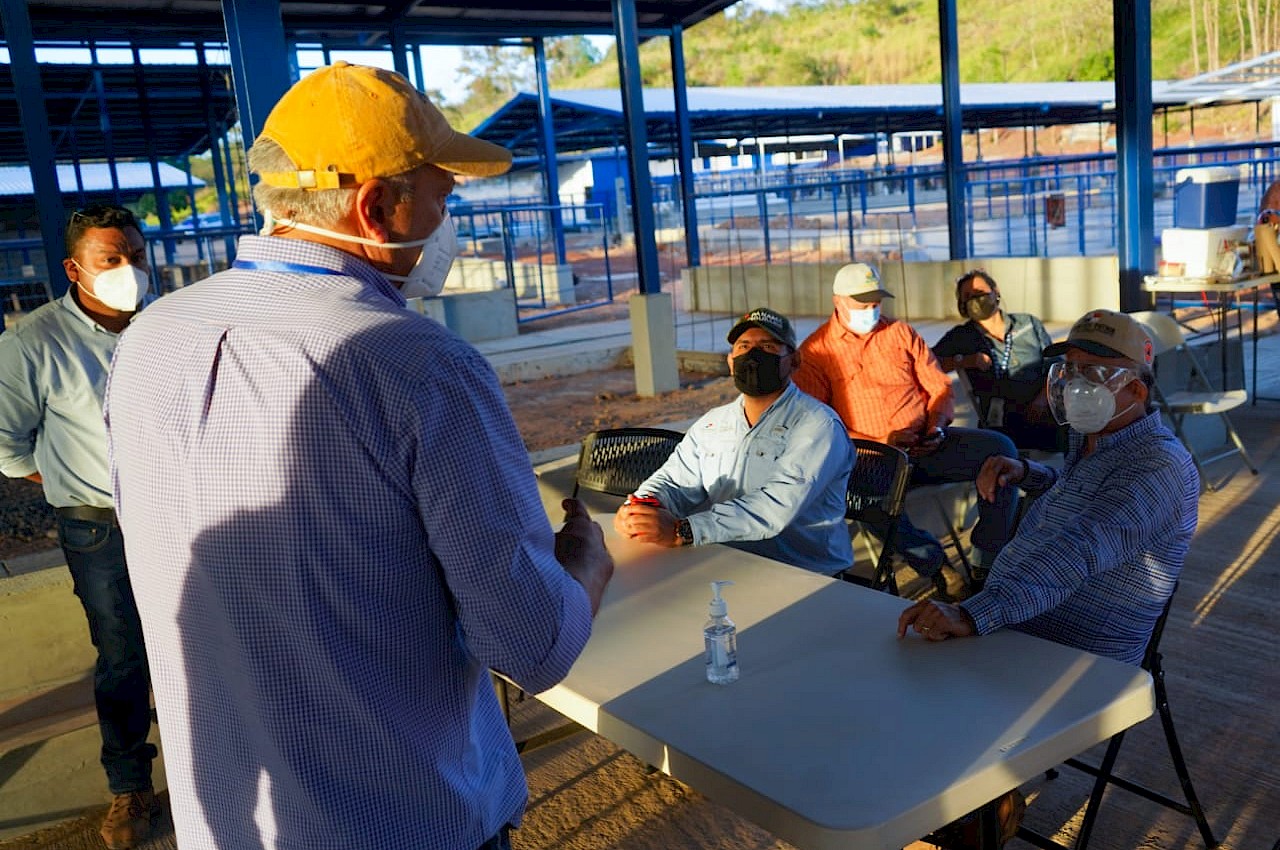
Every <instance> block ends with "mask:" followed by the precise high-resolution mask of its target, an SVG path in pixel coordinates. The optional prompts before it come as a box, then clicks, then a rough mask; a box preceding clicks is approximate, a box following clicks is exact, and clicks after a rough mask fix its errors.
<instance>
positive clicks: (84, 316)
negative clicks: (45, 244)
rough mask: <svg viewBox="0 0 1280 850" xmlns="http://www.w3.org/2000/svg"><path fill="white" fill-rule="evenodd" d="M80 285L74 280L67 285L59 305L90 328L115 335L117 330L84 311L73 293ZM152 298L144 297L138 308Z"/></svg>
mask: <svg viewBox="0 0 1280 850" xmlns="http://www.w3.org/2000/svg"><path fill="white" fill-rule="evenodd" d="M78 285H79V284H77V283H74V282H72V283H71V285H70V286H68V287H67V292H66V294H65V295H63V296H62V297H61V298H59V299H58V304H59V306H61V307H62V309H64V310H66V311H67V312H69V313H70V314H71V315H72V316H74V317H75V319H76V321H78V322H81V323H83V324H85V325H87V326H89V328H91V329H92V330H94V331H101V332H102V333H104V334H111V335H112V336H115V333H116V332H115V331H113V330H111V329H110V328H105V327H103V326H102V325H100V324H98V323H97V322H96V321H95V320H94V318H93V317H92V316H90V315H89V314H88V313H86V312H85V311H84V308H83V307H81V306H80V302H79V301H77V300H76V299H75V295H74V294H73V293H74V292H75V291H76V287H77V286H78ZM151 300H155V299H151ZM151 300H145V299H144V301H143V303H142V304H139V305H138V309H139V310H141V309H142V308H143V307H144V306H146V305H147V304H149V303H150V301H151ZM133 315H134V316H136V315H138V314H137V313H134V314H133ZM129 321H133V318H132V317H130V318H129Z"/></svg>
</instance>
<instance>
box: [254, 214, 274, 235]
mask: <svg viewBox="0 0 1280 850" xmlns="http://www.w3.org/2000/svg"><path fill="white" fill-rule="evenodd" d="M275 229H276V216H275V213H273V212H271V210H266V211H265V212H263V214H262V229H261V230H259V231H258V235H259V236H270V235H271V233H272V231H274V230H275Z"/></svg>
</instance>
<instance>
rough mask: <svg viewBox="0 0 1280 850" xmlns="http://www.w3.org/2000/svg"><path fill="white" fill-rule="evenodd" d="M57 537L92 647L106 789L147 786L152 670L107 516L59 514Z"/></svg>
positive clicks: (116, 533)
mask: <svg viewBox="0 0 1280 850" xmlns="http://www.w3.org/2000/svg"><path fill="white" fill-rule="evenodd" d="M58 542H59V543H61V544H62V552H63V554H64V555H66V557H67V567H68V569H69V570H70V571H71V579H72V581H73V583H74V585H75V592H76V596H78V597H80V604H81V605H82V606H83V607H84V613H85V616H86V617H87V618H88V621H89V637H90V638H91V639H92V640H93V645H94V646H95V647H96V648H97V650H98V662H97V665H96V666H95V667H94V671H93V698H94V703H95V704H96V706H97V709H98V729H99V731H100V732H101V733H102V766H103V768H104V769H105V770H106V773H107V785H108V787H109V788H110V789H111V793H112V794H126V793H128V792H130V791H142V790H145V789H148V788H150V787H151V761H152V759H154V758H155V757H156V748H155V746H153V745H152V744H149V743H147V735H148V734H149V732H150V731H151V702H150V690H149V689H150V675H149V673H148V668H147V652H146V648H145V647H144V645H143V642H142V623H141V621H140V620H139V619H138V606H137V604H136V603H135V602H134V599H133V586H132V585H130V583H129V573H128V571H127V569H126V567H125V560H124V538H123V537H122V536H121V534H120V527H119V526H117V525H116V524H115V523H113V522H98V521H93V520H84V519H68V518H66V517H61V516H60V517H58Z"/></svg>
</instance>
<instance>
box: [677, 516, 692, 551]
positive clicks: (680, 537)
mask: <svg viewBox="0 0 1280 850" xmlns="http://www.w3.org/2000/svg"><path fill="white" fill-rule="evenodd" d="M676 545H677V546H692V545H693V526H691V525H689V520H687V519H678V520H676Z"/></svg>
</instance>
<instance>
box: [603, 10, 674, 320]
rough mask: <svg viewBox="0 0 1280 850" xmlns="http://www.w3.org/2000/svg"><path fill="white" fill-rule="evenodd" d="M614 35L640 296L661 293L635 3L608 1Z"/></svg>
mask: <svg viewBox="0 0 1280 850" xmlns="http://www.w3.org/2000/svg"><path fill="white" fill-rule="evenodd" d="M612 4H613V25H614V29H615V31H616V33H617V35H616V40H617V52H618V76H619V78H620V81H621V83H622V115H623V126H624V128H625V130H626V139H627V176H628V178H630V183H631V222H632V231H633V232H634V233H635V240H636V272H637V274H638V275H639V289H640V294H641V295H650V294H653V293H657V292H661V291H662V280H661V278H660V277H659V272H658V243H657V240H656V239H655V233H654V227H655V225H654V220H653V185H652V183H651V178H650V176H649V133H648V130H647V129H646V128H645V123H644V90H643V83H642V82H641V77H640V48H639V46H638V41H637V25H636V3H635V0H612Z"/></svg>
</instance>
